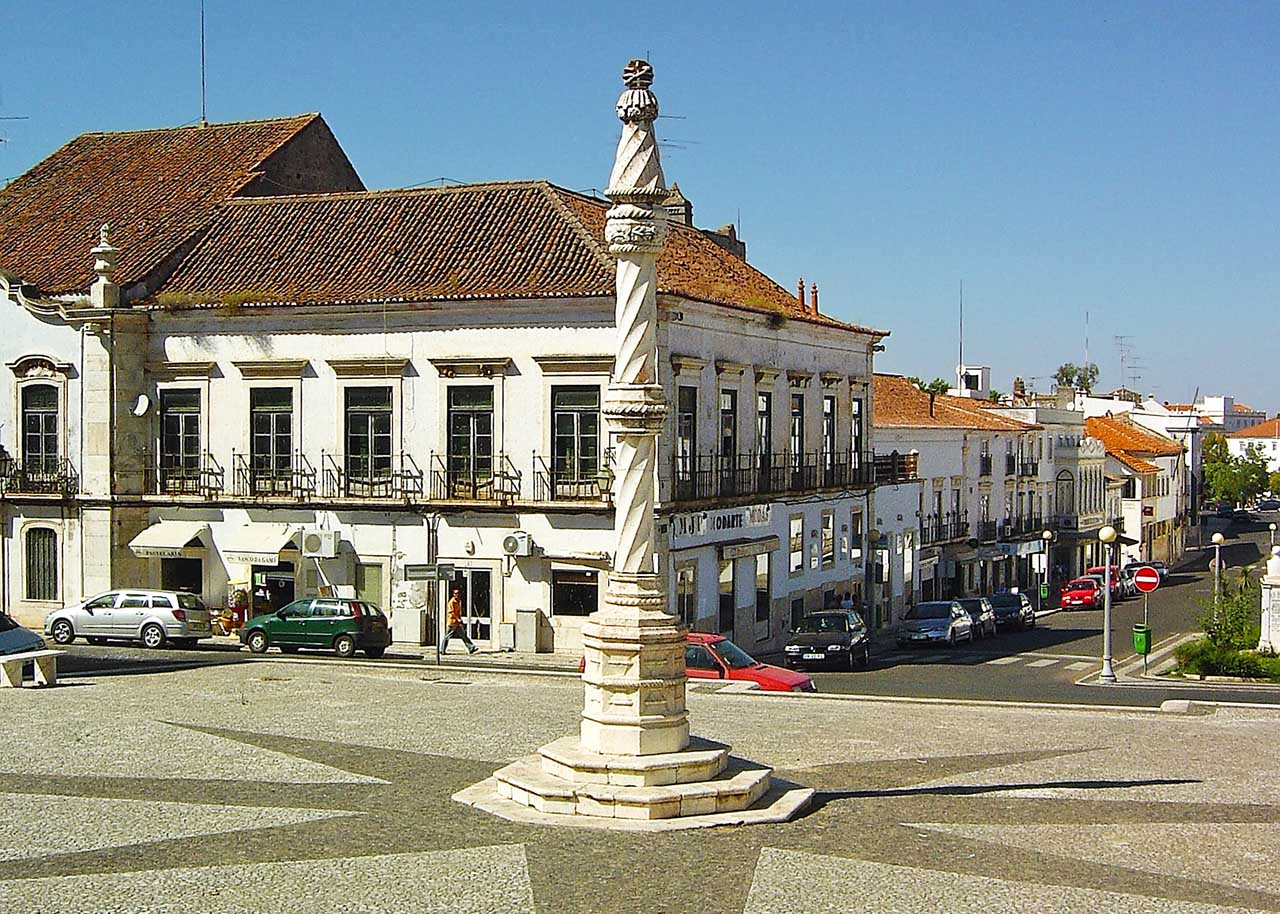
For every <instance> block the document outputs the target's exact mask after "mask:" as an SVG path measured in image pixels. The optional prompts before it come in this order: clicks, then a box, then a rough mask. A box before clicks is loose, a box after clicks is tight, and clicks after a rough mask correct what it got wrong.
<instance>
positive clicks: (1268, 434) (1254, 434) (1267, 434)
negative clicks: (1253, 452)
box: [1227, 417, 1280, 438]
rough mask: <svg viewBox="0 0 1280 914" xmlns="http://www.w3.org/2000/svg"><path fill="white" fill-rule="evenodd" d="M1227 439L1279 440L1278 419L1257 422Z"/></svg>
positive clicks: (1279, 427)
mask: <svg viewBox="0 0 1280 914" xmlns="http://www.w3.org/2000/svg"><path fill="white" fill-rule="evenodd" d="M1227 437H1228V438H1280V417H1277V418H1275V419H1268V420H1267V421H1266V422H1259V423H1258V424H1257V425H1251V426H1249V427H1248V428H1242V429H1239V430H1238V431H1234V432H1232V433H1231V434H1229V435H1227Z"/></svg>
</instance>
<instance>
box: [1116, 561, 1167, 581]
mask: <svg viewBox="0 0 1280 914" xmlns="http://www.w3.org/2000/svg"><path fill="white" fill-rule="evenodd" d="M1139 568H1154V569H1155V570H1156V571H1157V572H1158V573H1159V575H1160V580H1161V581H1164V579H1165V578H1167V577H1168V576H1169V566H1168V565H1167V564H1165V563H1164V562H1162V561H1160V560H1159V559H1156V560H1155V561H1151V562H1130V563H1129V564H1127V565H1125V566H1124V568H1123V569H1121V571H1126V572H1129V573H1133V572H1135V571H1137V570H1138V569H1139Z"/></svg>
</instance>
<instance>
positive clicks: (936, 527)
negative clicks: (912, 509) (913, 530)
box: [920, 511, 969, 546]
mask: <svg viewBox="0 0 1280 914" xmlns="http://www.w3.org/2000/svg"><path fill="white" fill-rule="evenodd" d="M968 536H969V515H967V514H965V513H964V512H961V513H959V514H956V513H953V512H951V511H948V512H947V513H945V514H929V515H926V516H925V517H923V518H921V520H920V539H921V541H922V542H923V543H924V544H925V545H926V546H929V545H933V544H936V543H949V542H952V541H954V540H962V539H967V538H968Z"/></svg>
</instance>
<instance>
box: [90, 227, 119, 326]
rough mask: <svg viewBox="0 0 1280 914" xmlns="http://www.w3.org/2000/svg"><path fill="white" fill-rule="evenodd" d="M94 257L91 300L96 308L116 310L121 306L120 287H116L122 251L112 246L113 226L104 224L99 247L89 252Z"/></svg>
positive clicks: (99, 237)
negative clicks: (118, 261) (117, 267)
mask: <svg viewBox="0 0 1280 914" xmlns="http://www.w3.org/2000/svg"><path fill="white" fill-rule="evenodd" d="M89 253H90V254H92V255H93V272H94V273H95V274H96V278H95V279H94V281H93V285H92V286H90V287H89V300H90V302H91V303H92V304H93V306H94V307H95V308H115V307H118V306H119V304H120V287H119V286H118V285H116V281H115V277H116V258H117V257H119V256H120V249H119V248H118V247H115V246H114V245H112V244H111V224H110V223H108V222H104V223H103V224H102V227H101V228H100V229H98V245H97V247H95V248H92V249H91V250H90V251H89Z"/></svg>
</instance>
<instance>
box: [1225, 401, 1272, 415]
mask: <svg viewBox="0 0 1280 914" xmlns="http://www.w3.org/2000/svg"><path fill="white" fill-rule="evenodd" d="M1231 409H1232V410H1233V411H1234V412H1237V413H1261V412H1262V410H1260V409H1254V408H1253V407H1252V406H1245V405H1244V404H1243V403H1232V404H1231ZM1263 415H1266V414H1265V413H1263Z"/></svg>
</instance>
